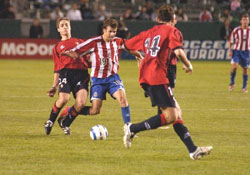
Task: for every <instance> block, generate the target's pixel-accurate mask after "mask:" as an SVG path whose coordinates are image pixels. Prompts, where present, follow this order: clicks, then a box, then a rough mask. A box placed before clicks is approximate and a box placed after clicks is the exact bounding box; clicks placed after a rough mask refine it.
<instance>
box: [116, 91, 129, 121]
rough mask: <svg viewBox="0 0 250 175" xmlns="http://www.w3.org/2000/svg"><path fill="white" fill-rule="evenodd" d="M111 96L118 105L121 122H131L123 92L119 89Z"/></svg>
mask: <svg viewBox="0 0 250 175" xmlns="http://www.w3.org/2000/svg"><path fill="white" fill-rule="evenodd" d="M112 96H113V97H115V98H116V99H117V101H118V102H119V104H120V107H121V112H122V119H123V122H124V123H129V122H131V115H130V108H129V105H128V100H127V98H126V94H125V90H124V89H119V90H117V91H116V92H115V93H113V95H112Z"/></svg>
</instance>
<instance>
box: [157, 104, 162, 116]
mask: <svg viewBox="0 0 250 175" xmlns="http://www.w3.org/2000/svg"><path fill="white" fill-rule="evenodd" d="M157 114H158V115H161V114H162V111H161V108H160V107H159V106H157Z"/></svg>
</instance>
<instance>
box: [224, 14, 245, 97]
mask: <svg viewBox="0 0 250 175" xmlns="http://www.w3.org/2000/svg"><path fill="white" fill-rule="evenodd" d="M240 23H241V25H240V26H238V27H236V28H234V30H233V31H232V33H231V36H230V45H229V56H232V60H231V70H230V84H229V91H233V88H234V85H235V81H234V79H235V76H236V70H237V68H238V66H239V64H240V66H241V67H242V70H243V72H242V73H243V75H242V79H243V84H242V92H243V93H246V92H248V90H247V83H248V67H249V64H250V27H249V26H248V25H249V15H248V14H247V13H243V14H242V15H241V20H240Z"/></svg>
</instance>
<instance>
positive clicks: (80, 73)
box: [58, 69, 89, 135]
mask: <svg viewBox="0 0 250 175" xmlns="http://www.w3.org/2000/svg"><path fill="white" fill-rule="evenodd" d="M66 72H67V74H66V75H67V76H68V81H67V84H68V86H69V90H70V91H72V94H73V96H74V98H75V104H74V105H73V106H72V107H71V108H67V107H66V110H68V111H67V113H66V114H65V112H64V111H63V112H62V113H61V115H60V118H59V119H58V123H59V126H60V127H61V128H62V130H63V131H64V134H66V135H69V134H70V128H69V126H70V124H71V123H72V122H73V120H74V119H75V118H76V117H77V115H78V113H79V111H80V110H81V109H82V108H83V107H84V106H85V104H86V101H87V97H88V82H89V74H88V71H87V70H78V69H71V70H66Z"/></svg>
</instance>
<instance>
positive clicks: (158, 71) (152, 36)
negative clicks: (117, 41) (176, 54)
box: [125, 24, 183, 85]
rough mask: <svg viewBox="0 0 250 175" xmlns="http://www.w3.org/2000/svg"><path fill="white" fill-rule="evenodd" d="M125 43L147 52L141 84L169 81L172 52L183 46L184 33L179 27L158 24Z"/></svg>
mask: <svg viewBox="0 0 250 175" xmlns="http://www.w3.org/2000/svg"><path fill="white" fill-rule="evenodd" d="M125 44H126V47H127V48H128V49H130V50H139V49H138V48H142V50H143V51H144V53H145V57H144V59H143V60H142V62H141V64H140V75H139V82H140V84H142V83H146V84H149V85H160V84H167V83H169V81H168V79H167V77H166V74H167V68H168V65H169V64H170V61H171V60H170V55H171V52H173V51H174V50H175V49H177V48H182V47H183V46H182V34H181V32H180V31H179V30H178V29H177V28H175V27H172V26H170V25H165V24H160V25H156V26H154V27H153V28H151V29H149V30H147V31H144V32H141V33H140V34H138V35H137V36H135V37H133V38H131V39H129V40H127V41H126V43H125Z"/></svg>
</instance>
